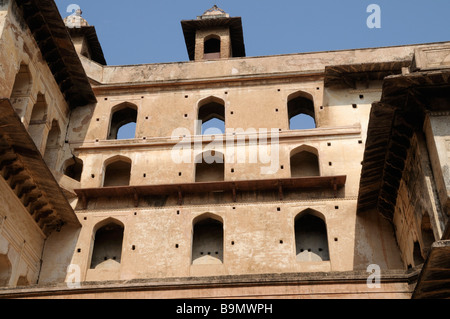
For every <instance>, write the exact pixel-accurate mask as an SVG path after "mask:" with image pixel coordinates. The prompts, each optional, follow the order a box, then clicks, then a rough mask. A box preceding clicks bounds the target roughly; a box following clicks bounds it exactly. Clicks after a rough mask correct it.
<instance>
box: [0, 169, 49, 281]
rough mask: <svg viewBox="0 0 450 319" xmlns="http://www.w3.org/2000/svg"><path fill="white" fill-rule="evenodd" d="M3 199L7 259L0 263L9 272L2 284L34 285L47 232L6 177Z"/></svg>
mask: <svg viewBox="0 0 450 319" xmlns="http://www.w3.org/2000/svg"><path fill="white" fill-rule="evenodd" d="M0 203H2V204H1V205H0V256H1V257H2V258H3V259H4V260H5V261H6V260H7V262H5V263H1V265H0V268H1V269H0V273H7V275H6V276H5V278H2V281H1V283H2V284H3V285H2V286H7V287H16V286H28V285H34V284H36V283H37V280H38V277H39V272H40V259H41V254H42V250H43V247H44V241H45V235H44V234H43V233H42V231H41V229H40V228H39V227H38V226H37V224H36V223H35V222H34V221H33V220H32V219H31V218H30V215H29V213H28V211H27V210H26V209H25V207H23V205H22V203H21V202H20V200H19V199H18V198H17V196H16V194H15V193H14V192H13V191H12V190H11V188H10V187H9V185H8V184H7V183H6V181H5V180H4V178H3V177H0ZM5 268H9V270H6V271H5ZM2 277H3V276H2Z"/></svg>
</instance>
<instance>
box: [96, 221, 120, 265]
mask: <svg viewBox="0 0 450 319" xmlns="http://www.w3.org/2000/svg"><path fill="white" fill-rule="evenodd" d="M104 224H106V225H104ZM101 225H104V226H101ZM101 225H99V226H97V227H96V228H97V231H95V235H94V248H93V251H92V258H91V265H90V269H106V270H117V269H119V268H120V262H121V258H122V244H123V233H124V226H123V224H122V223H121V222H119V221H117V220H114V219H110V220H108V221H107V222H103V223H102V224H101Z"/></svg>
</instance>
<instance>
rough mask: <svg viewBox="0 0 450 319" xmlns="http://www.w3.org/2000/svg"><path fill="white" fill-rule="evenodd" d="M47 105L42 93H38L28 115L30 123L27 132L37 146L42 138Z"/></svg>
mask: <svg viewBox="0 0 450 319" xmlns="http://www.w3.org/2000/svg"><path fill="white" fill-rule="evenodd" d="M47 111H48V105H47V102H46V100H45V96H44V95H43V94H38V96H37V99H36V103H35V104H34V106H33V110H32V112H31V117H30V125H29V126H28V132H29V133H30V136H31V138H32V139H33V141H34V144H36V146H37V148H38V149H40V148H41V144H42V140H43V138H44V136H43V134H44V128H45V125H46V122H47Z"/></svg>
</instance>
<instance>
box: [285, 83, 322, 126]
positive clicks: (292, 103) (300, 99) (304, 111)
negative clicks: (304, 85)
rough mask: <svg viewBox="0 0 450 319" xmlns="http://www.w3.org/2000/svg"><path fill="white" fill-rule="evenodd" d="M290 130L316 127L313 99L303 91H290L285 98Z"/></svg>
mask: <svg viewBox="0 0 450 319" xmlns="http://www.w3.org/2000/svg"><path fill="white" fill-rule="evenodd" d="M287 109H288V120H289V129H290V130H306V129H314V128H316V127H317V122H316V114H315V110H314V99H313V97H312V95H311V94H309V93H306V92H304V91H298V92H295V93H292V94H291V95H289V96H288V99H287Z"/></svg>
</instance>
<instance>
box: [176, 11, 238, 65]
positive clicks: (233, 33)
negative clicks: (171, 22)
mask: <svg viewBox="0 0 450 319" xmlns="http://www.w3.org/2000/svg"><path fill="white" fill-rule="evenodd" d="M181 26H182V28H183V33H184V38H185V41H186V47H187V50H188V54H189V59H190V60H191V61H192V60H194V61H204V60H218V59H228V58H233V57H244V56H245V46H244V35H243V31H242V21H241V18H240V17H234V18H230V15H229V14H228V13H226V12H225V11H224V10H222V9H220V8H218V7H217V6H216V5H214V6H213V7H212V8H211V9H209V10H206V11H205V12H204V13H203V14H202V15H201V16H198V17H197V19H196V20H183V21H181Z"/></svg>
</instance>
